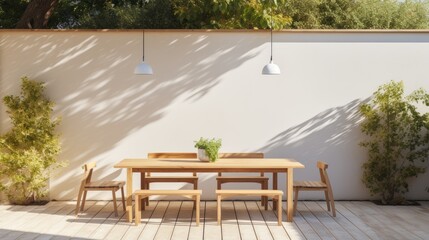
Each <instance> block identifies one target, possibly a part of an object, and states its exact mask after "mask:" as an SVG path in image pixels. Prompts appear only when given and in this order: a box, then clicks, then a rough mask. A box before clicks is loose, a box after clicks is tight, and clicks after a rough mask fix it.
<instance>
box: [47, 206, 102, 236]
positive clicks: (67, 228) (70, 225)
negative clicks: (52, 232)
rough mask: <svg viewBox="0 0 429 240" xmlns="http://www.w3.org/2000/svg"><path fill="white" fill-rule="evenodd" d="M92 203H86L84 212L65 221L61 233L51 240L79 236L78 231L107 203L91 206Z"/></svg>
mask: <svg viewBox="0 0 429 240" xmlns="http://www.w3.org/2000/svg"><path fill="white" fill-rule="evenodd" d="M91 202H92V201H87V202H86V204H85V205H86V206H88V207H85V212H84V213H82V214H80V215H79V216H78V217H76V216H74V215H73V216H72V217H70V218H68V219H67V222H66V224H65V225H64V226H63V228H62V229H61V231H60V232H59V234H60V235H56V236H54V237H53V238H51V239H53V240H64V239H70V238H72V237H74V236H75V235H77V234H79V231H80V229H82V227H84V226H85V224H86V223H87V222H89V221H90V220H91V219H92V218H93V217H94V216H95V215H97V213H98V212H99V211H100V210H101V209H103V208H104V207H105V206H106V205H107V203H108V202H106V201H97V202H95V203H93V205H91Z"/></svg>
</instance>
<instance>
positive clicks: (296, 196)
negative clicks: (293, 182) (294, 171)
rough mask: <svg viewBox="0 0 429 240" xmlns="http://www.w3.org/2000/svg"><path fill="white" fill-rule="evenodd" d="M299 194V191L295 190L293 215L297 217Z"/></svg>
mask: <svg viewBox="0 0 429 240" xmlns="http://www.w3.org/2000/svg"><path fill="white" fill-rule="evenodd" d="M298 193H299V189H298V188H295V201H294V202H293V215H294V216H295V215H296V209H297V206H298Z"/></svg>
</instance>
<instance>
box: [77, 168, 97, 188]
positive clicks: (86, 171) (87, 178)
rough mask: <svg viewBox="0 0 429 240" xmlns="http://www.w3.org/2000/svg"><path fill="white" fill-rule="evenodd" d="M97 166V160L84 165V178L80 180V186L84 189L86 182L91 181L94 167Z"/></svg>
mask: <svg viewBox="0 0 429 240" xmlns="http://www.w3.org/2000/svg"><path fill="white" fill-rule="evenodd" d="M95 167H96V164H95V162H90V163H86V164H85V165H83V166H82V168H83V170H84V174H83V178H82V180H81V182H80V188H81V189H83V188H84V187H85V184H88V183H90V182H91V178H92V172H93V171H94V168H95Z"/></svg>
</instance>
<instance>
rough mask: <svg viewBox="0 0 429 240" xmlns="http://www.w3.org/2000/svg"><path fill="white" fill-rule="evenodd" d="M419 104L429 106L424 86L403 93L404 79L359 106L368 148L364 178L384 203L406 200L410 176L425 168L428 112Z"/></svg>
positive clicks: (428, 135) (385, 86)
mask: <svg viewBox="0 0 429 240" xmlns="http://www.w3.org/2000/svg"><path fill="white" fill-rule="evenodd" d="M418 104H422V105H426V106H429V94H428V93H427V92H426V91H425V90H424V89H418V90H416V91H414V92H412V93H411V94H410V95H408V96H404V85H403V83H402V82H394V81H391V82H390V83H387V84H385V85H382V86H381V87H380V88H379V89H378V90H377V91H376V92H375V93H374V96H373V98H372V99H371V101H370V102H369V103H365V104H362V105H361V106H360V113H361V115H362V117H363V121H362V122H361V129H362V132H363V133H364V134H365V135H367V138H366V139H365V141H362V142H361V143H360V144H361V146H363V147H365V148H366V149H367V150H368V160H367V162H365V163H364V164H363V170H364V172H363V178H362V180H363V182H364V184H365V185H366V186H367V187H368V188H369V190H370V192H371V194H373V195H374V194H375V195H379V196H380V197H381V203H382V204H392V205H395V204H407V201H405V198H404V196H403V194H404V193H405V192H407V191H408V179H409V178H411V177H417V176H418V175H419V174H421V173H424V172H425V170H426V167H425V164H424V162H426V161H427V159H428V155H429V113H427V112H426V113H420V112H419V107H418Z"/></svg>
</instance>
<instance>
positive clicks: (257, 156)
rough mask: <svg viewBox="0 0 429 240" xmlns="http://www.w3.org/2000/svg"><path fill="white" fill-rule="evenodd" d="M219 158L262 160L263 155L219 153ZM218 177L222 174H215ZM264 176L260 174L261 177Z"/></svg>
mask: <svg viewBox="0 0 429 240" xmlns="http://www.w3.org/2000/svg"><path fill="white" fill-rule="evenodd" d="M219 158H264V154H263V153H258V152H249V153H219ZM217 175H218V176H219V177H220V176H222V173H221V172H219V173H218V174H217ZM263 176H264V173H263V172H261V177H263Z"/></svg>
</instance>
